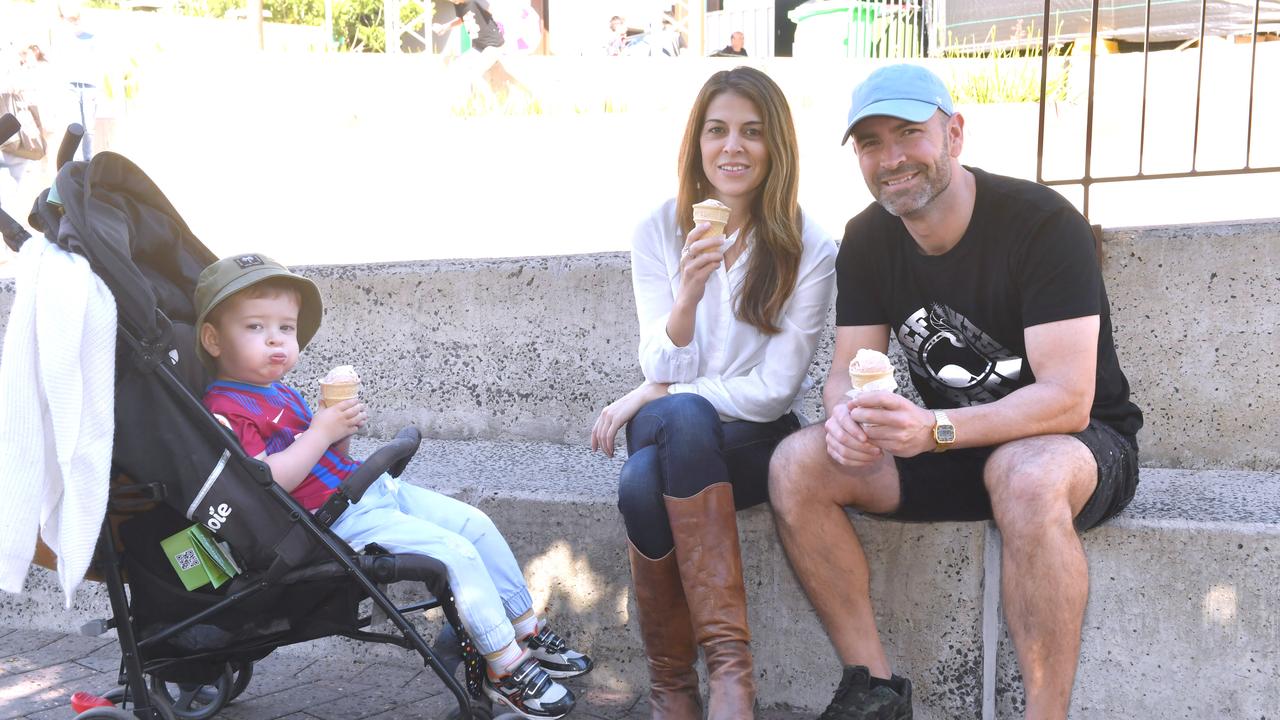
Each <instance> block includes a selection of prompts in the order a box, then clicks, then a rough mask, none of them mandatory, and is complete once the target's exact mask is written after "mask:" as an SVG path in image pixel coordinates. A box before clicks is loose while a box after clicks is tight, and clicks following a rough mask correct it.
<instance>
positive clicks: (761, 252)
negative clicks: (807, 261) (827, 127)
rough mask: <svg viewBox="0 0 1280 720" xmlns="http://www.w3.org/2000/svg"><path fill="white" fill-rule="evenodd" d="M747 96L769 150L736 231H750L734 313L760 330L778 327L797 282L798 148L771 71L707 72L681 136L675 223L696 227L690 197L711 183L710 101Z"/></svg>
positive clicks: (703, 193)
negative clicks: (706, 126)
mask: <svg viewBox="0 0 1280 720" xmlns="http://www.w3.org/2000/svg"><path fill="white" fill-rule="evenodd" d="M726 92H730V93H734V94H735V95H739V96H741V97H743V98H746V99H747V100H750V101H751V103H752V104H753V105H755V107H756V112H758V113H760V119H761V121H763V124H764V138H765V146H766V147H767V148H768V150H769V172H768V173H767V174H766V175H765V179H764V182H762V183H761V184H760V187H759V188H757V189H756V195H755V199H754V200H752V202H751V207H750V209H749V213H748V220H747V221H746V223H745V224H744V226H743V227H742V229H741V231H740V233H739V235H738V237H739V238H746V237H747V233H748V231H754V233H755V236H754V242H753V245H752V248H751V258H750V261H749V264H748V265H747V275H746V279H745V280H744V281H743V283H742V292H741V293H740V294H739V296H738V297H737V298H735V307H734V313H735V314H736V315H737V317H738V319H740V320H742V321H743V322H745V323H747V324H749V325H752V326H754V327H755V328H756V329H757V330H759V331H760V332H762V333H764V334H765V335H776V334H777V333H778V332H780V331H781V329H782V328H781V327H780V326H779V325H778V320H779V319H780V318H781V316H782V308H783V306H784V305H786V303H787V299H788V298H790V297H791V293H792V291H793V290H794V289H795V284H796V277H797V275H799V272H800V252H801V250H802V246H801V242H800V232H801V223H802V220H801V216H800V203H799V201H798V199H797V198H798V193H799V185H800V182H799V174H800V163H799V156H800V151H799V148H798V146H797V144H796V129H795V125H794V124H793V123H792V121H791V108H790V106H789V105H787V98H786V96H784V95H783V94H782V89H781V88H779V87H778V85H777V83H775V82H774V81H773V80H771V79H770V78H769V76H768V75H765V74H764V73H762V72H760V71H759V70H756V69H755V68H750V67H738V68H734V69H732V70H722V71H720V72H718V73H716V74H715V75H712V76H711V78H710V79H708V80H707V82H706V84H705V85H703V86H702V90H701V91H699V92H698V97H697V99H696V100H695V101H694V103H693V109H692V110H690V111H689V123H688V125H686V126H685V130H684V140H683V141H682V142H681V143H680V161H679V174H680V185H679V190H678V192H677V194H676V223H677V225H678V226H679V227H680V232H681V234H682V235H687V234H688V233H689V231H690V230H692V229H693V225H694V223H693V208H692V206H693V204H694V203H696V202H699V201H701V200H703V199H705V198H707V197H709V196H710V194H711V192H712V191H713V190H714V188H713V187H712V186H711V182H710V181H709V180H707V176H706V174H705V173H703V172H702V146H701V143H700V140H701V137H702V125H703V123H705V122H706V120H707V107H708V106H709V105H710V104H711V101H712V100H714V99H715V98H716V96H718V95H720V94H721V93H726Z"/></svg>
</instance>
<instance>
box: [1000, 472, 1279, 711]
mask: <svg viewBox="0 0 1280 720" xmlns="http://www.w3.org/2000/svg"><path fill="white" fill-rule="evenodd" d="M1084 546H1085V552H1086V553H1087V554H1088V556H1089V582H1090V597H1089V607H1088V610H1087V612H1086V613H1085V621H1084V635H1083V640H1082V645H1081V654H1080V669H1079V672H1078V673H1077V675H1076V685H1075V693H1074V694H1073V696H1072V709H1071V717H1072V718H1073V719H1081V720H1104V719H1108V718H1117V717H1132V718H1156V717H1159V718H1166V719H1167V720H1204V719H1205V718H1241V719H1244V718H1268V719H1269V718H1274V717H1276V713H1277V712H1278V711H1280V650H1277V648H1280V475H1277V474H1274V473H1256V472H1222V471H1201V472H1191V471H1184V470H1154V469H1148V470H1144V471H1143V478H1142V486H1141V487H1140V488H1139V491H1138V495H1137V497H1136V499H1135V500H1134V502H1133V503H1132V504H1131V505H1130V506H1129V507H1128V508H1127V509H1126V510H1125V511H1124V512H1123V513H1121V514H1120V515H1119V516H1118V517H1116V518H1115V519H1114V520H1112V521H1111V522H1110V523H1108V524H1106V525H1103V526H1102V527H1100V528H1096V529H1094V530H1091V531H1090V532H1088V533H1086V534H1085V536H1084ZM996 689H997V701H998V711H999V712H998V714H997V717H999V718H1002V719H1004V718H1007V719H1009V720H1012V719H1014V718H1020V717H1022V710H1023V707H1024V696H1023V692H1022V688H1021V680H1020V675H1019V673H1018V665H1017V657H1016V654H1015V653H1014V650H1013V645H1012V643H1011V641H1010V639H1009V636H1008V634H1007V628H1005V629H1004V632H1002V634H1001V636H1000V643H999V651H998V670H997V676H996Z"/></svg>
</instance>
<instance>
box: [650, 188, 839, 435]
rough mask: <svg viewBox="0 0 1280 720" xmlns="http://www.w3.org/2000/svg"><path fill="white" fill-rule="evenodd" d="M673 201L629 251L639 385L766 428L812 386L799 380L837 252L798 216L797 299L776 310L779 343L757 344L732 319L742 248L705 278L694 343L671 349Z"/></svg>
mask: <svg viewBox="0 0 1280 720" xmlns="http://www.w3.org/2000/svg"><path fill="white" fill-rule="evenodd" d="M675 208H676V206H675V200H674V199H672V200H668V201H667V202H665V203H663V204H662V206H661V207H660V208H658V210H657V211H656V212H654V213H653V214H652V215H651V216H649V217H648V218H646V219H645V220H644V221H642V222H641V223H640V225H639V226H638V227H637V228H636V232H635V237H634V239H633V240H632V244H631V283H632V286H633V287H634V289H635V294H636V312H637V314H638V315H639V317H640V369H641V370H642V371H643V372H644V376H645V379H647V380H649V381H650V382H657V383H673V384H672V385H671V388H670V390H669V391H670V392H673V393H676V392H692V393H697V394H699V395H701V396H703V397H705V398H706V399H707V400H709V401H710V402H711V404H712V406H714V407H715V409H716V411H717V412H719V413H720V418H721V419H722V420H726V421H728V420H750V421H752V422H770V421H773V420H776V419H778V418H779V417H781V416H782V415H784V414H785V413H786V412H787V411H788V410H790V409H793V408H794V407H796V406H797V405H798V404H799V400H800V398H801V396H802V395H803V394H804V391H805V390H807V389H808V387H809V386H810V385H812V381H810V380H809V378H808V376H807V375H806V373H807V371H808V369H809V364H810V363H811V362H812V361H813V353H814V350H815V349H816V348H817V346H818V338H819V336H820V335H821V334H822V332H823V330H824V329H825V328H826V324H827V309H828V307H829V306H830V304H831V298H832V294H833V292H834V289H835V259H836V245H835V243H834V242H833V241H832V240H831V237H830V236H829V235H827V234H826V233H825V232H823V231H822V229H821V228H819V227H818V226H817V224H816V223H814V222H813V220H812V219H811V218H810V217H809V216H808V215H802V219H803V222H804V228H803V231H802V233H801V243H802V245H803V250H802V252H801V256H800V271H799V275H798V277H797V280H796V287H795V290H794V291H793V292H792V294H791V298H790V299H789V300H788V301H787V303H786V305H784V306H783V312H782V317H781V319H780V321H779V323H778V324H779V326H780V327H781V328H782V331H781V332H779V333H778V334H777V335H765V334H763V333H761V332H760V331H759V330H757V329H756V328H755V327H753V326H751V325H749V324H747V323H745V322H743V321H741V320H739V319H738V318H737V317H736V316H735V315H734V312H733V298H734V293H735V292H736V291H738V289H739V288H740V287H741V286H742V283H743V280H744V279H745V278H746V273H747V266H748V265H749V264H750V263H749V260H750V259H751V257H750V256H751V244H750V243H749V242H748V244H747V246H746V248H744V249H743V252H742V255H741V256H739V257H738V259H737V260H736V261H735V262H734V264H733V267H731V268H729V269H728V270H726V269H725V268H724V266H723V264H722V265H721V266H720V267H719V268H717V269H716V271H715V272H714V273H712V274H711V276H710V277H709V278H708V279H707V287H706V293H705V294H704V295H703V296H702V301H701V302H699V303H698V307H697V310H696V311H695V315H694V326H693V340H692V341H691V342H690V343H689V344H688V345H687V346H685V347H676V346H675V344H674V343H673V342H671V338H670V337H668V336H667V319H668V318H669V317H670V315H671V309H672V307H673V306H674V305H675V298H676V293H677V291H678V290H679V288H680V251H681V250H682V249H683V247H684V235H683V234H681V233H680V229H679V228H678V227H677V226H676V209H675Z"/></svg>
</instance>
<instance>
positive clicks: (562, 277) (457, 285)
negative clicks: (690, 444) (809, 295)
mask: <svg viewBox="0 0 1280 720" xmlns="http://www.w3.org/2000/svg"><path fill="white" fill-rule="evenodd" d="M1104 248H1105V255H1106V258H1105V262H1104V272H1105V274H1106V277H1107V284H1108V292H1109V294H1110V296H1111V301H1112V306H1113V316H1114V324H1115V335H1116V339H1117V345H1118V347H1119V352H1120V357H1121V363H1122V366H1123V368H1124V369H1125V372H1126V373H1127V375H1128V377H1129V380H1130V383H1131V384H1132V386H1133V389H1134V390H1133V392H1134V397H1135V399H1136V400H1137V402H1138V403H1139V404H1140V405H1141V406H1142V407H1143V409H1144V410H1145V411H1146V413H1147V426H1146V427H1145V428H1144V429H1143V431H1142V433H1141V435H1140V437H1139V439H1140V442H1141V444H1142V449H1143V457H1142V461H1143V463H1144V465H1147V466H1151V467H1188V468H1234V469H1241V470H1249V469H1254V470H1263V469H1269V468H1276V467H1280V445H1277V443H1275V441H1274V436H1273V433H1272V432H1271V429H1270V424H1269V423H1268V422H1266V420H1267V419H1269V418H1271V417H1274V416H1275V415H1276V414H1277V413H1280V406H1278V405H1277V398H1278V397H1280V395H1277V393H1275V392H1274V390H1273V388H1272V387H1271V384H1270V383H1271V382H1272V378H1274V377H1275V376H1276V374H1277V371H1280V366H1277V364H1276V357H1278V356H1280V353H1278V351H1280V345H1278V344H1277V335H1276V330H1275V328H1276V326H1277V325H1278V324H1280V304H1277V303H1276V302H1275V301H1274V298H1275V297H1277V296H1280V223H1277V222H1256V223H1239V224H1233V225H1189V226H1176V227H1157V228H1137V229H1125V230H1116V231H1111V232H1109V233H1108V234H1107V236H1106V241H1105V244H1104ZM301 270H302V272H304V273H305V274H307V275H309V276H311V277H313V278H314V279H315V280H316V281H317V282H318V283H319V284H320V286H321V288H322V290H323V291H324V294H325V297H326V311H325V324H324V327H323V328H322V329H321V330H320V333H319V334H318V335H317V337H316V339H315V341H314V342H313V344H312V345H311V347H310V348H309V349H308V351H307V353H305V354H304V357H303V360H302V362H301V363H300V365H299V367H298V369H297V370H296V371H295V373H294V374H293V376H292V380H293V381H294V383H295V384H296V385H298V386H299V387H300V388H302V389H303V390H304V392H305V391H313V390H314V388H315V381H316V380H317V379H318V378H319V376H320V375H322V374H323V373H324V372H326V371H327V370H328V369H329V367H331V366H332V365H335V364H339V363H355V364H356V365H358V366H359V369H360V371H361V374H362V377H363V379H364V381H365V388H364V397H365V398H366V399H367V400H368V402H369V405H370V409H371V412H372V419H371V425H370V432H371V433H372V434H373V435H374V436H387V435H388V433H389V432H391V431H392V429H393V428H396V427H400V426H403V425H405V424H409V423H414V424H416V425H418V426H419V427H420V428H422V429H423V431H424V432H425V433H427V434H428V435H431V436H434V437H440V438H446V439H482V440H533V441H553V442H568V443H581V442H584V441H585V440H586V439H587V437H588V433H589V429H590V427H591V423H592V421H593V420H594V418H595V415H596V413H597V412H598V411H599V409H600V408H602V407H603V406H604V405H605V404H607V403H609V402H611V401H612V400H613V399H614V398H616V397H618V396H620V395H621V394H623V393H624V392H626V391H627V390H628V389H630V388H632V387H634V386H635V385H636V384H637V383H638V382H639V381H640V379H641V378H640V373H639V370H638V368H637V363H636V361H635V348H636V341H637V330H636V319H635V308H634V301H633V299H632V295H631V286H630V279H629V275H630V272H629V269H628V260H627V257H626V255H625V254H624V253H598V254H592V255H575V256H562V257H539V258H513V259H500V260H472V261H463V260H448V261H434V262H418V263H390V264H382V265H362V266H316V267H303V268H301ZM11 303H12V281H10V280H4V281H0V317H3V318H5V319H6V321H7V317H8V308H9V305H10V304H11ZM833 317H834V315H833ZM833 323H834V321H833ZM830 343H831V336H830V335H829V334H828V335H827V336H826V337H825V338H824V341H823V343H822V345H821V346H820V347H819V352H818V357H817V358H816V359H815V362H814V365H813V367H812V368H811V369H810V377H812V378H813V380H814V381H815V383H816V384H820V383H821V381H822V380H823V378H825V375H826V369H827V366H828V364H829V358H830V347H831V344H830ZM818 407H819V405H818V395H817V391H816V388H815V390H814V391H812V392H810V394H809V396H808V402H807V405H806V408H807V409H806V414H807V415H808V416H809V417H811V418H816V417H817V416H818Z"/></svg>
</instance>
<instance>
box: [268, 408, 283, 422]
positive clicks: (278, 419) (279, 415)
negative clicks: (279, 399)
mask: <svg viewBox="0 0 1280 720" xmlns="http://www.w3.org/2000/svg"><path fill="white" fill-rule="evenodd" d="M282 417H284V408H280V412H279V413H277V414H276V419H275V420H272V421H271V422H273V423H275V424H277V425H279V424H280V418H282Z"/></svg>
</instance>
